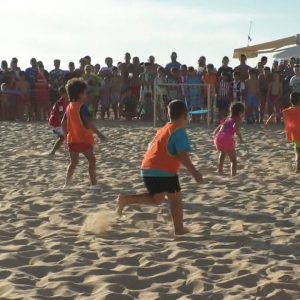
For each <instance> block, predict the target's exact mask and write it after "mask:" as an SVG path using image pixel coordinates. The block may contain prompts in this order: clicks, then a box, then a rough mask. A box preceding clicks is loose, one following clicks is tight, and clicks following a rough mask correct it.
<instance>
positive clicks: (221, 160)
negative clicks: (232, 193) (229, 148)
mask: <svg viewBox="0 0 300 300" xmlns="http://www.w3.org/2000/svg"><path fill="white" fill-rule="evenodd" d="M225 158H226V153H225V152H223V151H221V152H220V155H219V163H218V174H219V175H224V172H223V167H224V161H225Z"/></svg>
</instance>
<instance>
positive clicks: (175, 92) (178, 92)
mask: <svg viewBox="0 0 300 300" xmlns="http://www.w3.org/2000/svg"><path fill="white" fill-rule="evenodd" d="M167 83H170V84H172V85H171V86H168V97H169V99H168V102H170V101H172V100H174V99H180V100H182V98H183V95H182V87H181V86H179V85H177V84H181V83H182V82H181V75H180V70H179V69H177V68H175V67H174V68H172V69H171V74H170V75H168V76H167Z"/></svg>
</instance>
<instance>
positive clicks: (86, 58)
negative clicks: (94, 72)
mask: <svg viewBox="0 0 300 300" xmlns="http://www.w3.org/2000/svg"><path fill="white" fill-rule="evenodd" d="M84 59H85V61H86V65H90V66H92V67H93V65H92V58H91V57H90V56H89V55H86V56H85V57H84Z"/></svg>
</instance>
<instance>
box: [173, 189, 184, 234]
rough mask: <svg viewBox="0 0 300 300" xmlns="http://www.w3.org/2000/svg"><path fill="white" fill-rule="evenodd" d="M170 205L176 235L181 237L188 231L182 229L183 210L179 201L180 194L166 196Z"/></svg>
mask: <svg viewBox="0 0 300 300" xmlns="http://www.w3.org/2000/svg"><path fill="white" fill-rule="evenodd" d="M168 199H169V201H170V205H171V214H172V219H173V224H174V231H175V234H176V235H183V234H185V233H187V232H188V231H187V230H186V229H185V228H184V227H183V209H182V201H181V192H177V193H173V194H168Z"/></svg>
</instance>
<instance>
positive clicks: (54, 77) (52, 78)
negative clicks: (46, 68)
mask: <svg viewBox="0 0 300 300" xmlns="http://www.w3.org/2000/svg"><path fill="white" fill-rule="evenodd" d="M64 77H65V72H64V71H63V70H61V69H60V60H59V59H55V60H54V69H53V70H52V71H51V72H50V74H49V82H50V100H51V104H52V105H53V104H54V103H55V102H56V100H57V99H58V97H59V92H58V89H59V87H61V86H62V85H63V84H64Z"/></svg>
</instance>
